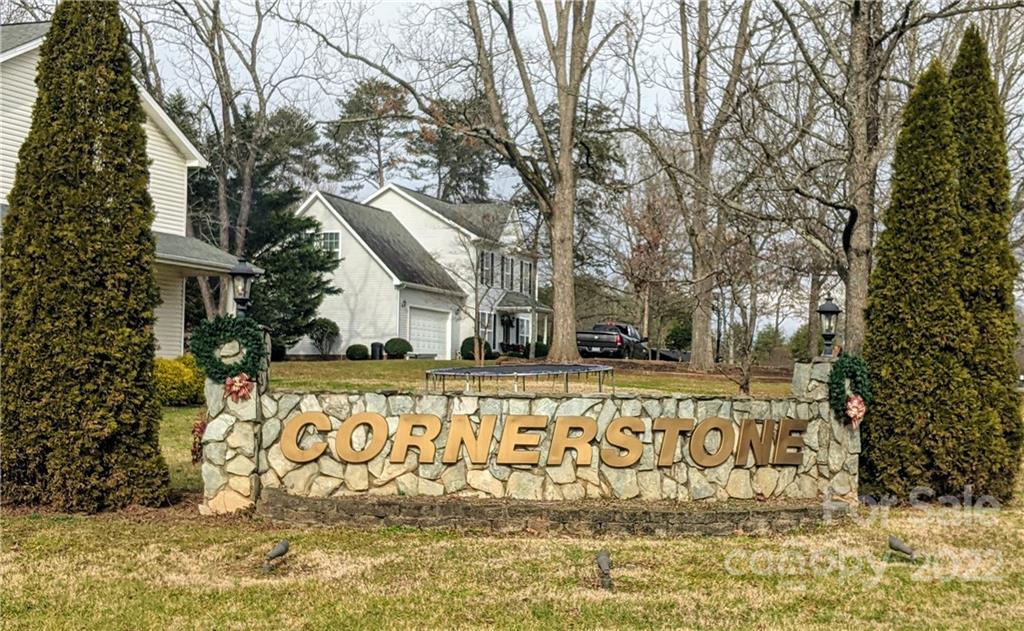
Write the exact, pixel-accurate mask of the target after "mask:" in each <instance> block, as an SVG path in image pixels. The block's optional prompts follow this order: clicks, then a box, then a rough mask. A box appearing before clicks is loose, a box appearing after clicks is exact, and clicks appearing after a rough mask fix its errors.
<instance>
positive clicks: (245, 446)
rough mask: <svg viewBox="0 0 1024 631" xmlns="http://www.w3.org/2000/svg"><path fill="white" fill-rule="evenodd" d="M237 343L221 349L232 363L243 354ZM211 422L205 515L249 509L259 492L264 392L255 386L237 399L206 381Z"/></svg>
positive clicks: (205, 434)
mask: <svg viewBox="0 0 1024 631" xmlns="http://www.w3.org/2000/svg"><path fill="white" fill-rule="evenodd" d="M240 352H241V351H240V349H239V347H238V343H237V342H228V343H227V344H225V345H224V346H222V347H221V348H220V350H218V354H219V355H220V356H221V359H223V360H224V361H226V362H228V363H230V360H231V358H232V357H237V356H240ZM205 392H206V406H207V414H208V419H209V420H208V422H207V425H206V431H205V432H203V439H202V440H203V465H202V474H203V503H202V504H200V505H199V512H200V513H201V514H203V515H219V514H224V513H233V512H235V511H239V510H245V509H248V508H251V507H253V506H254V505H255V502H256V498H257V496H258V495H259V475H258V474H257V472H256V459H257V457H258V454H259V434H260V432H259V423H260V416H261V410H260V405H259V399H260V393H259V389H258V388H257V387H253V389H252V391H251V393H250V394H249V396H248V397H247V398H240V399H239V400H238V401H237V402H236V401H234V400H232V398H231V397H229V396H227V395H226V394H225V392H224V384H223V383H219V382H216V381H213V380H211V379H207V380H206V391H205Z"/></svg>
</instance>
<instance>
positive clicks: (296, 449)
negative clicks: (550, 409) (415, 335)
mask: <svg viewBox="0 0 1024 631" xmlns="http://www.w3.org/2000/svg"><path fill="white" fill-rule="evenodd" d="M498 420H499V419H498V417H497V416H495V415H493V414H483V415H480V417H479V421H477V420H474V419H473V418H471V417H470V416H467V415H465V414H454V415H452V417H451V420H450V421H448V431H447V440H446V442H445V444H444V451H443V453H442V454H441V462H442V463H443V464H446V465H453V464H456V463H457V462H459V461H460V460H462V459H463V458H465V459H467V460H468V461H469V462H470V463H472V464H474V465H485V464H487V462H488V460H489V459H490V458H491V456H492V453H493V449H492V444H493V443H494V442H495V440H494V439H495V438H496V437H495V429H496V427H497V424H498ZM549 420H550V419H549V418H548V417H547V416H540V415H529V414H526V415H520V414H509V415H507V416H505V425H504V429H503V430H502V432H501V436H500V438H498V440H497V454H495V455H494V461H495V462H496V463H497V464H500V465H530V466H536V465H539V464H541V462H540V455H541V451H542V450H541V449H539V447H540V445H541V442H542V441H543V440H544V432H545V430H547V429H548V423H549ZM444 423H445V421H443V420H442V419H441V418H439V417H437V416H434V415H433V414H401V415H399V417H398V426H397V427H396V429H395V433H394V436H393V441H392V446H391V453H390V454H388V461H389V462H392V463H401V462H405V460H406V458H407V457H408V456H409V450H410V449H414V450H415V452H416V455H415V457H416V461H417V462H421V463H433V462H434V460H435V456H436V455H437V447H438V446H437V442H436V441H437V439H438V437H439V436H440V435H441V432H442V430H443V429H444ZM310 426H311V427H313V428H314V429H315V430H316V431H317V432H320V433H326V432H330V431H331V419H330V417H328V416H327V415H326V414H324V413H323V412H303V413H302V414H298V415H296V416H295V417H293V418H292V419H290V420H289V421H288V422H287V423H286V424H285V426H284V429H283V431H282V432H281V453H282V454H283V455H284V457H285V458H287V459H289V460H291V461H292V462H310V461H313V460H316V459H317V458H319V457H320V456H322V455H323V453H324V451H326V450H327V440H326V436H323V437H321V439H320V440H317V441H315V442H313V443H311V444H308V445H307V446H306V447H302V446H301V443H302V435H303V433H304V432H306V431H307V430H306V428H307V427H310ZM363 426H365V430H364V431H365V434H366V438H365V439H363V440H362V441H360V442H361V446H360V447H359V448H358V449H356V448H355V447H354V446H353V445H352V438H353V435H354V434H355V433H356V431H357V430H359V429H360V428H362V427H363ZM646 427H647V424H646V423H645V422H644V420H643V419H640V418H637V417H635V416H621V417H618V418H616V419H613V420H612V422H611V423H610V424H609V425H608V428H607V429H606V430H605V433H604V436H603V437H602V438H603V441H602V442H604V443H607V446H606V447H603V448H600V449H595V448H596V447H600V445H599V444H597V443H595V440H596V439H597V432H598V426H597V420H595V419H593V418H591V417H589V416H559V417H556V418H555V419H554V427H552V428H551V429H550V438H551V443H550V449H549V450H548V456H547V460H546V462H544V463H543V464H544V465H545V466H552V467H555V466H559V465H561V464H562V461H563V460H565V456H566V452H567V451H569V450H572V451H574V452H575V454H576V458H575V460H576V464H577V465H578V466H581V467H586V466H590V465H591V464H592V460H593V458H594V456H593V454H594V453H595V452H597V453H598V456H599V457H600V459H601V462H602V463H603V464H605V465H607V466H609V467H616V468H623V467H632V466H634V465H635V464H636V463H637V462H638V461H639V460H640V457H641V456H642V455H643V453H644V442H643V440H641V436H642V435H643V434H644V432H645V429H646ZM650 428H651V430H652V431H653V432H657V433H659V434H660V435H661V439H662V440H661V444H660V449H659V450H658V453H657V454H655V456H656V458H657V460H656V462H657V466H659V467H671V466H673V465H674V464H675V462H676V454H677V453H681V452H680V451H679V450H681V449H689V451H690V456H691V457H692V458H693V462H694V463H695V464H696V466H698V467H717V466H718V465H720V464H722V463H723V462H725V461H726V460H728V458H729V456H730V455H733V454H735V456H736V466H737V467H748V466H751V465H753V466H758V467H760V466H793V465H799V464H800V463H801V462H803V457H804V436H803V435H804V432H806V431H807V421H805V420H796V419H784V420H782V421H774V420H771V419H744V420H743V421H741V422H738V423H736V422H733V421H732V420H730V419H727V418H722V417H719V416H712V417H709V418H706V419H704V420H703V421H702V422H700V423H696V422H694V419H692V418H668V417H659V418H654V419H651V424H650ZM711 432H717V433H718V435H719V436H720V438H721V439H720V440H719V444H718V446H717V448H715V449H714V450H713V453H712V452H711V451H709V450H708V449H707V446H706V444H705V441H706V439H707V437H708V434H709V433H711ZM687 433H690V438H689V443H690V444H689V445H686V443H685V442H684V443H683V444H682V445H680V441H683V440H685V439H684V435H685V434H687ZM648 441H649V439H648ZM387 443H388V422H387V420H386V419H385V418H384V417H383V416H381V415H380V414H377V413H376V412H360V413H358V414H353V415H352V416H350V417H348V418H347V419H345V420H344V421H343V422H342V423H341V427H339V428H338V432H337V436H335V444H334V449H335V453H336V454H337V456H338V459H339V460H341V461H342V462H352V463H363V462H369V461H370V460H373V459H374V458H376V457H377V456H378V455H379V454H380V453H381V452H382V451H383V450H384V446H385V445H387ZM657 445H658V442H657V440H655V442H654V446H657ZM463 448H465V449H463Z"/></svg>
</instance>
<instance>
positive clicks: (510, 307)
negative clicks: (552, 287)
mask: <svg viewBox="0 0 1024 631" xmlns="http://www.w3.org/2000/svg"><path fill="white" fill-rule="evenodd" d="M494 308H495V309H498V310H499V311H529V310H531V309H533V310H534V311H541V312H551V311H552V309H551V307H549V306H547V305H546V304H544V303H541V302H538V301H537V300H534V298H533V296H527V295H526V294H521V293H519V292H515V291H509V292H506V293H505V295H504V296H502V297H501V300H499V301H498V304H497V305H495V307H494Z"/></svg>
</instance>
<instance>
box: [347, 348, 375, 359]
mask: <svg viewBox="0 0 1024 631" xmlns="http://www.w3.org/2000/svg"><path fill="white" fill-rule="evenodd" d="M369 358H370V349H368V348H366V346H365V345H364V344H353V345H351V346H349V347H348V348H346V349H345V359H351V360H352V361H360V360H363V359H369Z"/></svg>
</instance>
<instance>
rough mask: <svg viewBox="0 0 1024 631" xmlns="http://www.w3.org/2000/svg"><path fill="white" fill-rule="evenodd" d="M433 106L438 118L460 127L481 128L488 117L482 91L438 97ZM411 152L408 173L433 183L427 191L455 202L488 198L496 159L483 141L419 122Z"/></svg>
mask: <svg viewBox="0 0 1024 631" xmlns="http://www.w3.org/2000/svg"><path fill="white" fill-rule="evenodd" d="M433 107H434V109H435V112H434V113H435V116H436V117H437V118H439V119H440V120H442V121H444V122H446V123H448V124H450V125H452V126H454V127H456V128H457V129H462V128H465V129H467V130H468V129H470V128H473V127H478V126H480V125H482V124H483V121H485V120H486V118H487V116H488V114H487V101H486V99H485V98H484V96H483V95H482V94H477V95H474V96H471V97H468V98H465V99H438V100H436V101H434V103H433ZM408 152H409V156H410V163H409V172H410V173H409V174H410V175H411V176H412V177H414V178H421V177H422V178H425V179H426V181H428V182H430V183H431V185H430V186H428V188H427V189H426V192H427V193H428V194H430V195H434V196H435V197H437V198H439V199H443V200H445V201H448V202H453V203H460V202H482V201H487V200H488V199H489V185H488V181H489V180H490V178H491V176H492V175H493V174H494V170H495V168H496V167H497V160H496V159H495V155H494V152H493V151H492V150H491V148H490V147H488V146H487V145H486V144H484V143H483V141H481V140H478V139H476V138H473V137H472V136H469V135H467V134H462V133H459V132H458V131H453V130H452V129H449V128H448V127H440V126H437V125H430V124H427V123H420V124H419V125H418V127H417V128H416V129H415V130H413V131H411V132H409V143H408Z"/></svg>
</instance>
